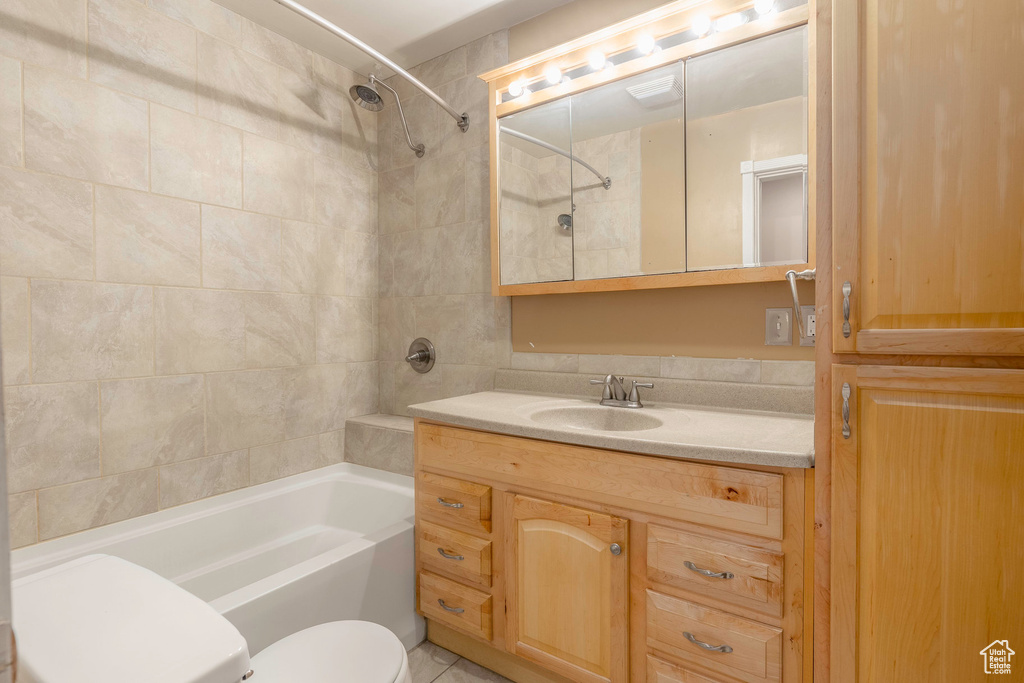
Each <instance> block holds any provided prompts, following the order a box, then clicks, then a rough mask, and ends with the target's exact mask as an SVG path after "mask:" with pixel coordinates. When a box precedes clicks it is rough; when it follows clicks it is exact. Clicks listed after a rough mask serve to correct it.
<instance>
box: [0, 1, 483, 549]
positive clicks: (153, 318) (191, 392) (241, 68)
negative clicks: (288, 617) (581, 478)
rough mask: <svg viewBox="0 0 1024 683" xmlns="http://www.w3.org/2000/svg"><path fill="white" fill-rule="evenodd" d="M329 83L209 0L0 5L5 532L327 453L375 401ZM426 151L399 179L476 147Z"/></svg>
mask: <svg viewBox="0 0 1024 683" xmlns="http://www.w3.org/2000/svg"><path fill="white" fill-rule="evenodd" d="M355 78H356V76H355V75H354V74H353V73H352V72H350V71H348V70H347V69H345V68H342V67H340V66H338V65H336V64H334V63H331V62H329V61H328V60H326V59H323V58H321V57H319V56H317V55H314V54H312V53H311V52H309V51H308V50H306V49H303V48H301V47H299V46H297V45H295V44H293V43H291V42H289V41H287V40H285V39H283V38H281V37H280V36H278V35H276V34H274V33H271V32H270V31H267V30H266V29H263V28H261V27H259V26H257V25H255V24H253V23H251V22H249V21H247V20H244V19H243V18H242V17H240V16H238V15H236V14H233V13H231V12H229V11H227V10H225V9H223V8H222V7H220V6H218V5H216V4H214V3H212V2H210V1H209V0H148V2H145V1H142V0H3V2H2V3H0V276H2V281H0V293H2V302H0V308H2V332H3V336H2V342H0V343H2V351H3V361H4V362H3V380H4V390H3V394H4V408H5V410H6V418H7V420H6V424H7V434H6V437H7V445H8V476H9V486H10V492H11V496H10V514H11V530H12V534H13V538H12V540H13V544H14V545H15V546H19V545H26V544H29V543H33V542H35V541H37V540H44V539H47V538H51V537H55V536H59V535H62V534H67V533H71V532H74V531H77V530H80V529H84V528H88V527H93V526H98V525H100V524H105V523H109V522H113V521H117V520H120V519H124V518H128V517H133V516H137V515H141V514H144V513H147V512H151V511H154V510H157V509H160V508H165V507H169V506H173V505H178V504H180V503H184V502H187V501H190V500H194V499H197V498H201V497H204V496H208V495H212V494H215V493H219V492H222V491H227V490H230V489H234V488H239V487H243V486H246V485H250V484H256V483H259V482H263V481H267V480H270V479H274V478H277V477H280V476H284V475H287V474H291V473H294V472H298V471H302V470H306V469H311V468H313V467H317V466H320V465H323V464H327V463H331V462H336V461H339V460H341V459H342V457H343V452H342V444H343V438H342V437H343V435H342V431H341V430H343V428H344V423H345V419H346V418H347V417H349V416H355V415H362V414H367V413H375V412H377V410H378V400H377V399H378V367H377V362H376V359H377V355H376V354H377V351H376V339H377V298H376V297H377V286H378V278H377V250H378V244H377V172H376V164H377V160H376V157H377V145H376V136H377V119H376V117H375V115H374V114H371V113H369V112H364V111H363V110H360V109H358V108H357V107H355V106H354V104H353V103H352V102H351V101H350V99H349V98H348V97H347V90H348V87H349V86H350V85H351V83H352V82H354V79H355ZM448 87H449V88H452V87H457V86H455V85H452V86H448ZM447 94H449V95H450V94H451V93H450V92H448V93H447ZM431 106H433V105H431ZM433 113H434V112H433V111H432V110H431V114H433ZM477 121H478V122H479V123H480V126H482V125H483V121H484V117H483V116H479V118H478V119H477ZM453 127H454V126H453ZM437 129H438V130H440V126H438V127H437ZM479 131H480V127H478V128H477V130H476V131H475V132H474V136H479V135H480V132H479ZM473 139H476V137H474V138H473ZM435 142H436V141H433V140H432V141H431V142H430V143H428V144H434V143H435ZM459 144H460V145H461V144H463V141H462V140H460V141H459ZM448 147H452V151H450V152H446V154H445V155H432V156H431V157H429V158H428V159H427V160H425V161H424V162H423V163H422V164H420V165H419V166H417V167H416V168H415V169H414V168H413V167H412V166H408V167H406V168H404V172H405V173H412V172H413V171H414V170H419V169H429V168H431V167H432V168H433V169H434V170H433V174H432V175H436V176H438V177H439V176H440V174H438V173H437V167H438V165H439V164H442V163H447V162H446V161H442V160H443V159H450V157H451V156H453V155H454V156H459V157H460V159H461V162H460V163H462V164H464V167H465V166H468V164H469V163H470V161H469V158H470V156H471V155H472V154H473V153H475V154H477V155H479V154H480V151H479V150H477V151H475V152H471V150H470V149H469V148H468V147H466V148H465V149H464V150H463V149H461V148H460V150H459V151H457V152H456V151H455V149H454V148H455V143H453V142H450V143H449V144H448ZM389 153H390V152H389ZM473 158H474V159H475V158H476V157H473ZM404 160H405V159H404V158H403V161H404ZM402 172H403V171H398V173H402ZM445 177H447V176H445ZM392 180H393V179H392ZM435 182H436V181H435ZM482 182H483V183H484V184H486V178H485V179H484V180H483V181H482ZM483 187H484V185H481V193H479V194H480V196H479V197H477V200H478V201H481V200H483V197H484V196H483V194H482V189H483ZM415 189H416V190H417V194H421V195H422V196H423V197H424V198H426V197H431V198H433V202H432V206H433V209H434V211H433V214H431V215H434V216H437V217H438V218H440V217H441V216H445V217H446V216H448V212H447V211H446V210H447V209H448V208H449V207H448V205H447V203H446V202H447V199H445V200H444V201H439V200H438V199H437V195H439V194H440V195H442V196H443V195H444V193H445V191H446V190H448V189H449V188H447V187H444V188H440V187H436V186H430V187H428V186H427V181H426V180H424V184H423V186H422V187H421V186H420V184H417V186H416V188H415ZM420 190H422V192H419V191H420ZM405 191H406V192H410V193H411V192H412V191H413V188H412V186H411V185H410V187H409V188H407V189H406V190H405ZM426 201H427V200H426V199H424V202H425V204H424V207H423V210H424V211H425V212H426V211H427V206H426ZM476 213H479V211H477V212H474V214H476ZM467 216H468V212H467ZM468 220H469V219H468V218H460V221H459V222H460V223H463V224H466V225H467V226H468V225H470V224H468ZM453 223H454V222H453ZM441 224H442V221H441V220H435V221H434V223H433V225H441ZM444 224H445V225H448V222H447V221H444ZM466 229H467V230H469V229H470V228H469V227H467V228H466ZM447 238H448V239H449V242H448V243H446V244H451V243H452V241H454V243H455V244H457V245H458V246H457V249H458V250H459V253H464V251H463V250H464V249H465V244H466V243H467V240H466V239H463V238H462V237H461V236H460V235H457V234H455V233H454V232H453V233H452V234H450V235H447ZM484 239H485V242H484V246H486V238H484ZM453 249H454V247H453ZM481 281H482V278H481ZM467 288H468V285H467ZM472 291H474V292H475V291H477V288H476V287H475V284H474V288H473V289H472ZM480 291H483V290H480ZM453 293H454V292H453ZM459 293H460V294H461V293H462V289H460V290H459ZM466 294H467V295H468V291H467V292H466ZM479 298H480V299H481V302H482V300H483V299H487V302H488V304H490V301H489V297H486V296H485V295H484V296H480V297H479ZM491 308H492V310H493V305H492V306H491ZM437 320H438V321H443V320H444V317H443V316H441V315H440V314H439V315H438V317H437ZM491 327H493V324H492V325H491ZM442 350H443V352H444V353H448V352H449V349H448V348H447V347H446V346H442Z"/></svg>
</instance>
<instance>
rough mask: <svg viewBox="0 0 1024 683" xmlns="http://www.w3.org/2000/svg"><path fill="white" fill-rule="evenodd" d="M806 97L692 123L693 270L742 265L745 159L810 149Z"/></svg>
mask: <svg viewBox="0 0 1024 683" xmlns="http://www.w3.org/2000/svg"><path fill="white" fill-rule="evenodd" d="M806 115H807V98H805V97H793V98H790V99H787V100H779V101H778V102H770V103H768V104H762V105H758V106H756V107H747V108H745V109H739V110H736V111H731V112H727V113H725V114H718V115H717V116H708V117H706V118H703V119H697V120H695V121H687V123H686V127H687V132H686V139H687V142H688V143H689V149H688V150H687V157H686V169H687V172H688V174H689V176H688V177H689V180H690V183H689V187H688V188H687V207H686V235H687V236H686V239H687V243H688V244H689V247H690V261H689V268H690V269H691V270H699V269H703V268H716V267H722V266H727V265H733V264H738V263H743V186H742V183H741V181H740V162H743V161H764V160H766V159H775V158H777V157H784V156H789V155H792V154H806V153H807V127H806V126H805V125H804V120H805V117H806Z"/></svg>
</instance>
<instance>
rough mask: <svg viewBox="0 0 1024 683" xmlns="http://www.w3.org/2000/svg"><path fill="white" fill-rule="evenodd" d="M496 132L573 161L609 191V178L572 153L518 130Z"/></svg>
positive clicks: (503, 129)
mask: <svg viewBox="0 0 1024 683" xmlns="http://www.w3.org/2000/svg"><path fill="white" fill-rule="evenodd" d="M498 130H499V131H501V132H502V133H505V134H506V135H511V136H512V137H514V138H519V139H520V140H525V141H526V142H532V143H533V144H535V145H538V146H540V147H543V148H544V149H547V150H551V151H552V152H554V153H555V154H561V155H562V156H563V157H565V158H566V159H571V160H572V161H575V162H576V163H577V164H579V165H580V166H582V167H583V168H585V169H587V170H588V171H590V172H591V173H593V174H594V175H596V176H597V177H598V178H599V179H600V180H601V184H602V185H604V189H606V190H610V189H611V187H612V179H611V178H609V177H608V176H603V175H601V172H600V171H598V170H597V169H596V168H594V167H593V166H591V165H590V164H588V163H587V162H585V161H583V159H580V158H579V157H578V156H576V155H574V154H573V153H572V152H566V151H565V150H564V149H562V148H561V147H555V146H554V145H552V144H551V143H550V142H544V141H543V140H541V139H540V138H535V137H533V136H532V135H527V134H526V133H520V132H519V131H518V130H513V129H511V128H506V127H505V126H498Z"/></svg>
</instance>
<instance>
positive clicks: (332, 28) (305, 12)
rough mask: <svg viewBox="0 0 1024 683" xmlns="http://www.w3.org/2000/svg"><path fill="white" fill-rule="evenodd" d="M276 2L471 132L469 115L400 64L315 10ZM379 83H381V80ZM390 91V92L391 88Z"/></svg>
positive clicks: (286, 0) (291, 1)
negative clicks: (366, 57) (349, 47)
mask: <svg viewBox="0 0 1024 683" xmlns="http://www.w3.org/2000/svg"><path fill="white" fill-rule="evenodd" d="M274 2H276V3H277V4H279V5H281V6H283V7H287V8H288V9H290V10H291V11H293V12H295V13H296V14H298V15H300V16H303V17H305V18H306V19H309V20H310V21H312V22H313V23H314V24H316V25H318V26H319V27H320V28H322V29H325V30H327V31H329V32H331V33H333V34H334V35H336V36H338V37H339V38H341V39H342V40H344V41H345V42H346V43H348V44H350V45H352V46H353V47H356V48H358V49H360V50H362V51H363V52H365V53H366V54H368V55H369V56H371V57H373V58H374V59H375V60H377V61H378V62H380V63H381V64H383V65H384V66H386V67H387V68H389V69H391V70H392V71H394V72H395V73H396V74H398V75H399V76H401V77H402V78H404V79H405V80H407V81H409V83H411V84H412V85H413V86H414V87H415V88H417V89H418V90H420V91H422V92H423V94H424V95H426V96H427V97H429V98H430V99H432V100H434V102H436V103H437V105H438V106H439V107H441V108H442V109H444V110H445V111H446V112H448V114H450V115H451V117H452V118H453V119H455V121H456V123H458V124H459V128H460V129H461V130H462V132H463V133H465V132H466V131H467V130H469V115H468V114H460V113H459V112H457V111H455V110H454V109H452V107H451V105H450V104H448V103H447V102H445V101H444V100H443V99H441V97H440V96H439V95H438V94H437V93H435V92H434V91H433V90H431V89H430V88H428V87H427V86H426V85H424V84H423V83H422V82H421V81H420V80H419V79H418V78H416V77H415V76H413V75H412V74H411V73H409V72H408V71H406V70H405V69H403V68H402V67H400V66H398V64H396V63H395V62H393V61H392V60H391V59H389V58H387V57H385V56H384V55H383V54H381V53H380V52H378V51H377V50H375V49H373V48H372V47H370V46H369V45H367V44H366V43H364V42H363V41H361V40H359V39H358V38H356V37H355V36H354V35H352V34H351V33H349V32H348V31H346V30H345V29H343V28H341V27H340V26H338V25H337V24H334V23H332V22H330V21H328V20H327V19H325V18H323V17H322V16H320V15H319V14H317V13H316V12H314V11H313V10H311V9H309V8H308V7H306V6H304V5H301V4H299V3H297V2H295V0H274ZM377 82H378V83H380V81H379V80H378V81H377ZM388 89H389V90H390V88H388ZM392 92H394V91H392Z"/></svg>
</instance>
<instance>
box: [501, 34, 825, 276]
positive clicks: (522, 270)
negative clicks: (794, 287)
mask: <svg viewBox="0 0 1024 683" xmlns="http://www.w3.org/2000/svg"><path fill="white" fill-rule="evenodd" d="M807 41H808V34H807V27H806V26H801V27H798V28H793V29H789V30H785V31H781V32H779V33H775V34H771V35H768V36H765V37H762V38H757V39H753V40H750V41H748V42H744V43H740V44H738V45H734V46H731V47H727V48H723V49H720V50H716V51H713V52H710V53H706V54H702V55H699V56H696V57H690V58H688V59H686V60H684V61H677V62H671V63H667V64H663V65H662V66H659V67H657V68H654V69H651V70H649V71H645V72H643V73H640V74H635V75H632V76H629V77H626V78H622V79H620V80H616V81H609V82H605V83H603V84H600V85H597V86H594V87H590V88H589V89H581V90H580V91H579V92H576V93H575V94H572V95H569V96H566V97H563V98H562V99H558V100H554V101H550V102H547V103H545V104H541V105H538V106H535V107H532V108H526V109H520V110H517V111H515V113H512V114H509V115H507V116H504V117H502V118H500V119H499V120H498V122H497V130H498V141H497V142H498V144H497V148H498V158H499V163H500V169H499V171H500V175H499V188H498V195H499V202H500V203H499V211H498V221H499V224H498V238H499V262H500V283H501V284H502V285H517V284H528V283H540V282H559V281H583V280H595V279H614V278H621V277H636V276H646V275H656V274H668V273H684V272H694V271H708V270H725V269H738V268H752V267H766V266H786V265H799V264H803V263H807V261H808V256H809V251H808V242H809V240H808V232H807V230H808V221H807V110H808V43H807ZM564 78H568V76H565V77H564ZM565 84H566V81H564V80H563V86H564V85H565ZM771 277H772V275H770V274H769V275H766V278H771ZM598 286H600V287H604V288H615V287H614V285H609V286H607V287H606V285H605V284H604V283H602V284H600V285H598Z"/></svg>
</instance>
